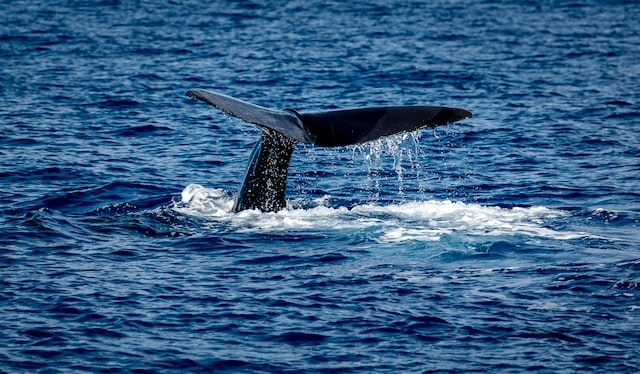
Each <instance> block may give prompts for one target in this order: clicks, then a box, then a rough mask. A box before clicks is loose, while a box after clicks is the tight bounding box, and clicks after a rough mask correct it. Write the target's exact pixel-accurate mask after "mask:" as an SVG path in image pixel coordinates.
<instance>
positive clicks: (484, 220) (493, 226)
mask: <svg viewBox="0 0 640 374" xmlns="http://www.w3.org/2000/svg"><path fill="white" fill-rule="evenodd" d="M329 201H330V197H328V196H325V197H323V198H319V199H315V200H314V201H313V204H312V206H311V207H305V208H302V207H297V205H298V204H297V203H299V202H298V201H296V200H294V201H290V202H289V206H288V207H287V208H286V209H284V210H282V211H279V212H276V213H262V212H260V211H257V210H247V211H242V212H238V213H235V212H232V208H233V202H234V201H233V196H232V195H231V194H230V193H228V192H227V191H225V190H222V189H213V188H206V187H203V186H201V185H198V184H190V185H188V186H187V187H186V188H185V189H184V190H183V191H182V194H181V200H180V201H176V202H174V205H173V207H172V209H173V210H174V211H176V212H178V213H181V214H184V215H188V216H194V217H198V218H201V219H203V220H205V221H206V222H209V223H210V224H211V226H212V227H214V228H216V227H217V228H219V227H225V228H230V229H231V230H233V231H235V232H268V233H274V232H309V233H313V232H317V231H323V232H331V231H340V230H366V231H367V233H368V235H370V236H372V237H373V238H374V239H375V240H376V241H379V242H386V243H398V242H405V241H420V242H424V241H438V240H441V239H442V238H443V237H444V236H462V237H468V236H479V237H487V236H488V237H500V236H516V235H521V236H529V237H539V238H550V239H558V240H570V239H580V238H585V237H593V236H592V235H590V234H588V233H584V232H574V231H564V230H556V229H553V228H551V227H550V226H551V225H552V224H553V223H554V222H557V220H563V219H565V218H566V217H567V216H569V215H570V213H569V212H567V211H563V210H559V209H551V208H547V207H543V206H532V207H512V208H503V207H497V206H484V205H479V204H469V203H464V202H455V201H450V200H444V201H438V200H427V201H415V202H405V203H396V204H389V205H378V204H374V203H364V204H362V205H356V206H354V207H352V208H347V207H340V206H338V207H332V206H329V205H328V202H329ZM300 205H303V204H300ZM304 205H305V206H309V204H304Z"/></svg>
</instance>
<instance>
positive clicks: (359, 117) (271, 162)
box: [187, 89, 472, 212]
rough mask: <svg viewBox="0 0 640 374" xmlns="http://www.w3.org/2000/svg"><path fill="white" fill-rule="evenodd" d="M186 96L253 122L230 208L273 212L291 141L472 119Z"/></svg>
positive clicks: (357, 140)
mask: <svg viewBox="0 0 640 374" xmlns="http://www.w3.org/2000/svg"><path fill="white" fill-rule="evenodd" d="M187 96H189V97H192V98H196V99H198V100H201V101H204V102H205V103H207V104H210V105H212V106H214V107H216V108H218V109H219V110H221V111H222V112H224V113H227V114H229V115H232V116H234V117H237V118H239V119H241V120H243V121H245V122H248V123H251V124H253V125H256V126H257V127H258V128H259V129H260V130H261V132H262V137H261V139H260V141H258V143H257V144H256V145H255V147H254V150H253V153H252V155H251V160H250V162H249V166H248V167H247V172H246V174H245V178H244V181H243V183H242V186H241V187H240V191H239V192H238V196H237V198H236V202H235V205H234V208H233V210H234V211H236V212H238V211H241V210H246V209H258V210H261V211H263V212H274V211H278V210H281V209H283V208H285V207H286V200H285V190H286V183H287V172H288V169H289V161H290V159H291V154H292V153H293V150H294V148H295V145H296V143H298V142H302V143H308V144H313V145H316V146H320V147H339V146H346V145H353V144H361V143H365V142H369V141H372V140H376V139H379V138H381V137H385V136H390V135H394V134H398V133H402V132H409V131H416V130H419V129H423V128H434V127H437V126H441V125H446V124H450V123H453V122H456V121H460V120H463V119H466V118H471V117H472V115H471V112H469V111H467V110H464V109H458V108H447V107H437V106H381V107H366V108H355V109H343V110H330V111H321V112H308V113H299V112H297V111H295V110H293V109H284V110H273V109H268V108H264V107H261V106H258V105H254V104H251V103H247V102H245V101H242V100H239V99H236V98H233V97H231V96H227V95H224V94H221V93H217V92H212V91H207V90H201V89H195V90H189V91H188V92H187Z"/></svg>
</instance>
